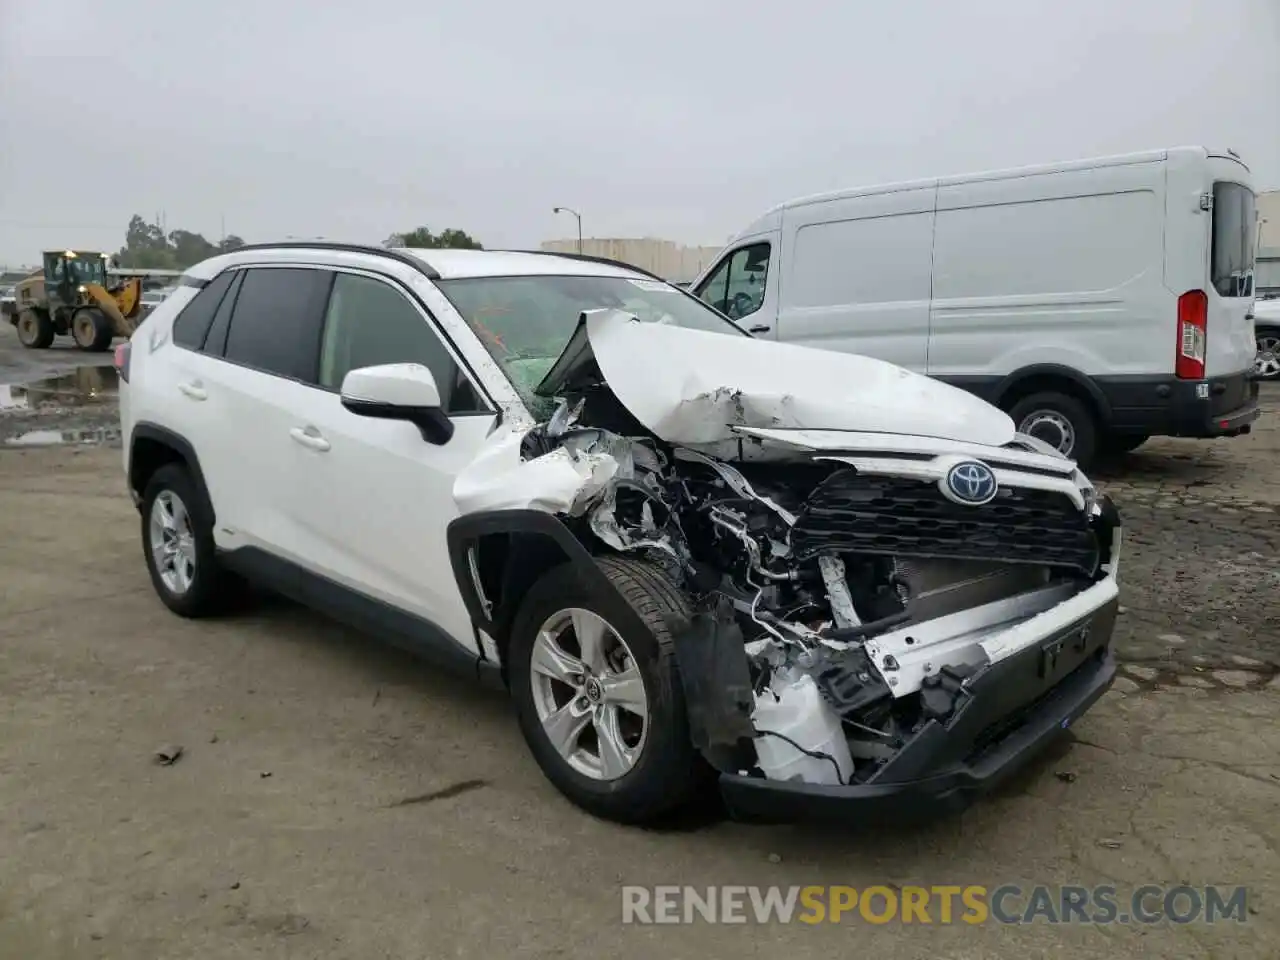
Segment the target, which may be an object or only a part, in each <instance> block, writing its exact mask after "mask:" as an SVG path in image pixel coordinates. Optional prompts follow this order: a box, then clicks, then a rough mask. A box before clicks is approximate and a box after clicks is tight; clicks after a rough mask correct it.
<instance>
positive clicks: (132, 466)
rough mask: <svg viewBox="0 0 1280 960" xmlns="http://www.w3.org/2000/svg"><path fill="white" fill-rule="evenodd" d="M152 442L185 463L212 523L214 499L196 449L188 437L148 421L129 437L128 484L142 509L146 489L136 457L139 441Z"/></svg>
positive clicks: (214, 515)
mask: <svg viewBox="0 0 1280 960" xmlns="http://www.w3.org/2000/svg"><path fill="white" fill-rule="evenodd" d="M140 440H150V441H152V442H155V443H158V444H160V445H161V446H165V447H168V448H169V449H171V450H173V452H174V453H176V454H177V455H178V457H179V458H180V459H181V460H182V461H183V463H184V464H185V465H186V467H187V469H188V470H189V471H190V473H191V479H192V480H193V481H194V482H195V484H196V487H197V489H198V490H199V491H200V496H201V498H202V500H203V501H204V502H203V504H202V505H203V507H204V508H205V509H206V510H208V511H209V520H210V523H212V522H213V521H214V519H215V517H216V514H215V512H214V509H213V499H212V498H211V497H210V496H209V486H208V484H207V483H205V479H204V471H203V470H202V469H201V467H200V458H199V457H198V456H197V455H196V451H195V448H194V447H193V446H192V445H191V443H190V441H188V440H187V438H186V437H184V436H182V435H181V434H179V433H175V432H174V431H173V430H170V429H169V428H167V427H162V426H160V425H159V424H156V423H151V422H150V421H147V420H142V421H139V422H138V423H136V424H134V427H133V432H132V433H131V434H130V436H129V471H128V482H129V489H130V490H131V491H133V492H134V493H135V494H137V499H138V506H139V509H141V499H140V498H141V496H142V493H143V492H144V489H145V486H146V485H145V483H140V482H139V477H138V461H137V457H136V456H135V454H136V451H137V447H138V441H140Z"/></svg>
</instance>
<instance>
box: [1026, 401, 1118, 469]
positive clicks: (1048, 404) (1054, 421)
mask: <svg viewBox="0 0 1280 960" xmlns="http://www.w3.org/2000/svg"><path fill="white" fill-rule="evenodd" d="M1009 416H1010V417H1012V418H1013V422H1014V425H1015V426H1016V427H1017V430H1018V432H1019V433H1026V434H1029V435H1030V436H1033V437H1035V438H1036V439H1037V440H1042V441H1044V442H1045V443H1047V444H1049V446H1051V447H1053V448H1054V449H1056V450H1057V451H1058V452H1059V453H1061V454H1062V455H1063V456H1067V457H1070V458H1071V459H1072V460H1074V461H1075V462H1076V463H1078V464H1080V465H1081V466H1082V467H1083V466H1087V465H1088V464H1089V463H1091V462H1092V461H1093V455H1094V453H1095V452H1096V450H1097V449H1098V426H1097V424H1096V423H1095V422H1094V419H1093V414H1092V413H1090V412H1089V408H1088V407H1086V406H1085V405H1084V404H1083V403H1081V402H1080V401H1079V400H1077V399H1076V398H1075V397H1070V396H1067V395H1066V394H1065V393H1054V392H1052V391H1047V392H1045V393H1033V394H1032V395H1031V396H1029V397H1024V398H1023V399H1021V400H1019V401H1018V402H1017V403H1015V404H1014V405H1013V408H1012V409H1011V410H1010V411H1009Z"/></svg>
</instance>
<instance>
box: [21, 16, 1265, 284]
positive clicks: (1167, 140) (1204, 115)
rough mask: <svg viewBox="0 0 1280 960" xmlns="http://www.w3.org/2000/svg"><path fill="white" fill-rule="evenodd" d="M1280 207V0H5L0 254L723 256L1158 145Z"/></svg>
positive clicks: (31, 256)
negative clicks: (847, 190) (1207, 161)
mask: <svg viewBox="0 0 1280 960" xmlns="http://www.w3.org/2000/svg"><path fill="white" fill-rule="evenodd" d="M1184 143H1205V144H1209V145H1214V146H1220V147H1231V148H1233V149H1235V150H1236V151H1237V152H1238V153H1240V154H1241V155H1242V156H1243V157H1244V158H1245V160H1246V162H1247V163H1248V164H1249V165H1250V166H1251V167H1252V169H1253V173H1254V177H1255V182H1256V185H1257V186H1258V187H1259V188H1260V189H1261V188H1276V187H1280V0H964V2H955V0H879V2H875V3H870V2H863V0H843V2H837V0H825V2H810V0H785V2H780V0H643V2H633V3H621V2H612V3H611V2H608V0H594V2H589V0H541V2H528V0H447V2H446V0H434V2H433V0H361V2H353V0H255V2H249V0H207V2H199V3H197V2H192V0H167V2H153V0H58V2H57V3H50V2H47V0H0V262H14V261H20V262H31V261H32V260H34V259H35V255H36V254H37V252H38V251H39V250H40V249H42V248H44V247H47V246H63V245H74V246H81V247H96V248H99V249H110V250H114V249H116V248H118V247H119V246H120V245H121V244H122V243H123V237H124V228H125V224H126V223H127V221H128V219H129V217H130V215H131V214H133V213H135V212H137V213H141V214H143V215H144V216H146V217H148V218H149V219H150V218H152V217H154V216H155V215H156V213H157V212H160V211H163V214H164V217H165V221H166V225H167V227H168V229H170V230H173V229H175V228H183V229H189V230H195V231H198V232H201V233H204V234H205V235H206V236H208V237H209V238H210V239H216V238H217V237H218V235H219V234H220V232H221V230H222V223H223V221H224V218H225V224H226V230H227V231H228V232H231V233H236V234H239V235H240V236H243V237H244V238H246V239H248V240H270V239H280V238H283V237H285V236H287V235H297V236H317V235H318V236H325V237H331V238H342V239H351V240H367V241H381V240H382V239H383V238H384V237H385V236H386V235H387V234H389V233H391V232H392V231H395V230H400V229H405V228H410V227H413V226H415V225H418V224H426V225H428V226H430V227H432V228H433V229H442V228H444V227H459V228H462V229H465V230H467V231H468V232H470V233H471V234H472V235H473V236H475V237H476V238H477V239H479V240H480V241H481V242H483V243H484V244H486V245H487V246H494V247H497V246H508V247H522V246H532V245H536V244H537V243H539V242H541V241H542V240H545V239H550V238H552V237H559V236H570V235H572V233H573V229H574V227H573V221H572V218H568V217H563V216H562V217H555V216H553V215H552V213H551V208H552V207H553V206H555V205H558V204H560V205H566V206H571V207H576V208H577V209H578V210H580V211H581V213H582V215H583V222H584V229H585V232H586V233H587V235H588V236H658V237H665V238H668V239H673V240H677V241H680V242H684V243H712V244H715V243H720V242H723V241H724V240H725V239H726V238H727V236H728V235H729V234H730V233H732V232H733V231H735V230H736V229H738V228H739V227H742V226H744V225H745V224H746V223H747V221H749V220H751V219H752V218H753V217H754V216H756V215H757V214H758V213H761V212H763V211H764V210H765V209H767V208H768V207H770V206H772V205H774V204H775V203H778V202H780V201H782V200H785V199H787V198H789V197H792V196H797V195H802V194H806V193H812V192H815V191H820V190H826V189H833V188H837V187H845V186H854V185H857V184H862V183H877V182H883V181H889V180H901V179H910V178H914V177H921V176H930V175H934V174H946V173H960V172H964V171H967V170H980V169H988V168H992V167H1004V166H1016V165H1020V164H1024V163H1034V162H1040V161H1050V160H1057V159H1068V158H1074V157H1085V156H1094V155H1099V154H1106V153H1117V152H1125V151H1130V150H1139V149H1145V148H1149V147H1161V146H1171V145H1175V144H1184Z"/></svg>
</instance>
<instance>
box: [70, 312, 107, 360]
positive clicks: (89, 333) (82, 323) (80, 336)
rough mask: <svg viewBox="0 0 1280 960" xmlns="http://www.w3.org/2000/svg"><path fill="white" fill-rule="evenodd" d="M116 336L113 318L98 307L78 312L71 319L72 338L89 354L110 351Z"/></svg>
mask: <svg viewBox="0 0 1280 960" xmlns="http://www.w3.org/2000/svg"><path fill="white" fill-rule="evenodd" d="M114 335H115V328H114V327H113V326H112V323H111V318H110V317H108V316H107V315H106V314H105V313H103V312H102V311H101V310H99V309H97V308H96V307H87V308H85V309H84V310H78V311H77V312H76V315H75V316H74V317H72V318H71V338H72V339H73V340H75V342H76V346H77V347H79V348H80V349H81V350H84V351H86V352H87V353H102V352H103V351H105V350H107V349H109V348H110V347H111V338H112V337H113V336H114Z"/></svg>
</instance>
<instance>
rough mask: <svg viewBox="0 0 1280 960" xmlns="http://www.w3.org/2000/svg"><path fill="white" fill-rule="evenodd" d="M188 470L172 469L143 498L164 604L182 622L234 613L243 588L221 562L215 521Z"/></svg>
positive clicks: (147, 547)
mask: <svg viewBox="0 0 1280 960" xmlns="http://www.w3.org/2000/svg"><path fill="white" fill-rule="evenodd" d="M207 513H208V511H207V510H206V509H205V507H204V498H203V497H202V496H201V495H200V491H199V489H198V488H197V487H196V484H195V481H194V480H192V479H191V475H190V474H189V473H188V472H187V470H186V468H185V467H182V466H180V465H178V464H173V463H171V464H166V465H165V466H163V467H161V468H160V469H159V470H157V471H156V472H155V474H154V475H153V476H152V477H151V479H150V480H149V481H148V483H147V487H146V491H145V492H144V493H143V497H142V550H143V553H144V554H145V555H146V558H147V571H148V572H149V573H150V574H151V584H152V586H153V587H155V591H156V593H157V594H158V595H159V597H160V599H161V601H163V602H164V605H165V606H166V607H168V608H169V609H170V610H172V611H173V612H174V613H176V614H178V616H180V617H193V618H194V617H206V616H212V615H214V614H218V613H223V612H226V611H227V610H229V609H231V608H232V607H233V606H234V604H235V602H236V601H237V600H238V599H239V596H240V593H239V590H238V587H239V584H238V582H237V581H236V578H235V576H234V575H233V574H231V573H230V572H228V571H227V570H224V569H223V568H222V566H221V565H220V564H219V563H218V556H217V549H216V548H215V546H214V543H213V523H212V518H211V517H209V516H208V515H207Z"/></svg>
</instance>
